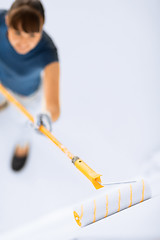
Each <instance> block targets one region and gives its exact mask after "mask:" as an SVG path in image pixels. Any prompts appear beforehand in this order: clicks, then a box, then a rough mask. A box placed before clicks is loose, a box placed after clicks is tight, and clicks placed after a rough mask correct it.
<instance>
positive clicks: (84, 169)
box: [74, 159, 103, 189]
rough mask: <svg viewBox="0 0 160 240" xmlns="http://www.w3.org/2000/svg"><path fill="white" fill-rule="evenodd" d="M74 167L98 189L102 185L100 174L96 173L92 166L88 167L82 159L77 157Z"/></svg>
mask: <svg viewBox="0 0 160 240" xmlns="http://www.w3.org/2000/svg"><path fill="white" fill-rule="evenodd" d="M74 164H75V166H76V168H77V169H78V170H79V171H80V172H81V173H83V174H84V175H85V176H86V177H87V178H88V179H89V180H90V181H91V182H92V184H93V186H94V187H95V188H96V189H100V188H102V187H103V186H102V185H101V184H100V183H101V178H100V177H101V176H102V175H100V174H98V173H96V172H95V171H94V170H93V169H92V168H90V167H89V166H88V165H87V164H86V163H85V162H83V160H82V159H78V160H76V161H75V163H74Z"/></svg>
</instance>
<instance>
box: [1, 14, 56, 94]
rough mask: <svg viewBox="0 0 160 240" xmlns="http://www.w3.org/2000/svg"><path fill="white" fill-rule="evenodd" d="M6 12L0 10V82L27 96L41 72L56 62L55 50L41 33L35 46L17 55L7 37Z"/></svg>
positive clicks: (45, 35)
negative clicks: (23, 53)
mask: <svg viewBox="0 0 160 240" xmlns="http://www.w3.org/2000/svg"><path fill="white" fill-rule="evenodd" d="M6 13H7V11H6V10H0V82H1V83H2V84H3V85H4V86H5V87H7V88H9V89H11V90H12V91H13V92H15V93H18V94H20V95H24V96H28V95H30V94H32V93H34V92H35V91H36V90H37V89H38V87H39V85H40V82H41V76H40V75H41V71H42V70H43V69H44V68H45V66H46V65H48V64H49V63H51V62H58V55H57V48H56V46H55V45H54V43H53V41H52V40H51V38H50V37H49V36H48V35H47V34H46V33H45V31H43V33H42V38H41V40H40V42H39V43H38V44H37V46H36V47H35V48H34V49H32V50H31V51H30V52H28V53H27V54H25V55H22V54H18V53H17V52H16V51H15V50H14V48H13V47H12V46H11V44H10V42H9V40H8V37H7V26H6V24H5V15H6Z"/></svg>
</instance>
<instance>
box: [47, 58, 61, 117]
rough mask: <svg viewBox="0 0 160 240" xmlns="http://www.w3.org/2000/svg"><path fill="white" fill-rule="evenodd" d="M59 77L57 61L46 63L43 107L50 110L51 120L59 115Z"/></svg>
mask: <svg viewBox="0 0 160 240" xmlns="http://www.w3.org/2000/svg"><path fill="white" fill-rule="evenodd" d="M59 78H60V67H59V62H53V63H50V64H48V65H47V66H46V67H45V69H44V96H45V109H46V110H47V111H48V112H50V114H51V117H52V121H53V122H55V121H56V120H57V119H58V118H59V115H60V102H59Z"/></svg>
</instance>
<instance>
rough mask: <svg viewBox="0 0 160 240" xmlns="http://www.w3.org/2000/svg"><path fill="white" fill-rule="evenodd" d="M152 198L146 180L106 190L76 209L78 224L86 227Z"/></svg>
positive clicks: (75, 215)
mask: <svg viewBox="0 0 160 240" xmlns="http://www.w3.org/2000/svg"><path fill="white" fill-rule="evenodd" d="M149 198H151V189H150V186H149V184H148V183H147V182H146V181H145V180H140V181H137V182H135V183H132V184H127V185H122V186H120V187H119V188H117V189H114V190H112V191H108V192H107V190H106V192H103V193H101V194H100V195H99V196H97V197H95V199H89V200H87V201H85V202H83V203H82V204H79V205H78V206H77V207H75V209H74V218H75V220H76V222H77V224H78V225H79V226H81V227H84V226H86V225H88V224H91V223H94V222H95V221H98V220H100V219H102V218H105V217H107V216H109V215H112V214H114V213H117V212H119V211H121V210H123V209H126V208H129V207H131V206H133V205H135V204H138V203H141V202H143V201H144V200H147V199H149Z"/></svg>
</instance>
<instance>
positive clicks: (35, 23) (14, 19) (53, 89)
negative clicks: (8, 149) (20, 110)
mask: <svg viewBox="0 0 160 240" xmlns="http://www.w3.org/2000/svg"><path fill="white" fill-rule="evenodd" d="M44 22H45V14H44V8H43V6H42V4H41V2H40V1H38V0H15V1H14V3H13V4H12V6H11V8H10V9H9V11H5V10H0V82H1V83H2V84H3V85H4V86H5V87H6V88H7V89H8V90H9V91H11V92H12V94H13V95H14V96H15V97H16V98H17V99H18V100H19V101H20V102H21V103H22V104H23V105H25V106H26V108H28V109H30V108H32V109H34V112H36V111H37V109H38V107H39V105H40V103H39V96H41V94H40V92H41V88H42V83H41V78H42V74H41V73H42V72H43V93H44V100H45V101H44V109H43V110H41V112H40V114H38V115H37V116H36V117H35V123H36V124H35V125H36V128H38V127H39V126H40V125H41V124H42V125H44V126H45V127H47V128H48V130H51V126H52V124H51V122H55V121H56V120H57V119H58V118H59V115H60V104H59V61H58V54H57V49H56V46H55V45H54V43H53V41H52V40H51V38H50V37H49V36H48V35H47V33H46V32H45V31H43V25H44ZM0 99H1V100H0V110H2V109H4V108H5V107H7V105H8V104H7V102H6V100H5V101H4V99H3V98H2V96H1V98H0ZM33 106H34V107H33ZM23 135H24V134H23ZM28 153H29V142H25V143H23V146H22V144H18V145H17V146H16V148H15V152H14V154H13V158H12V169H13V170H15V171H18V170H20V169H22V167H23V166H24V164H25V162H26V159H27V156H28Z"/></svg>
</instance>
